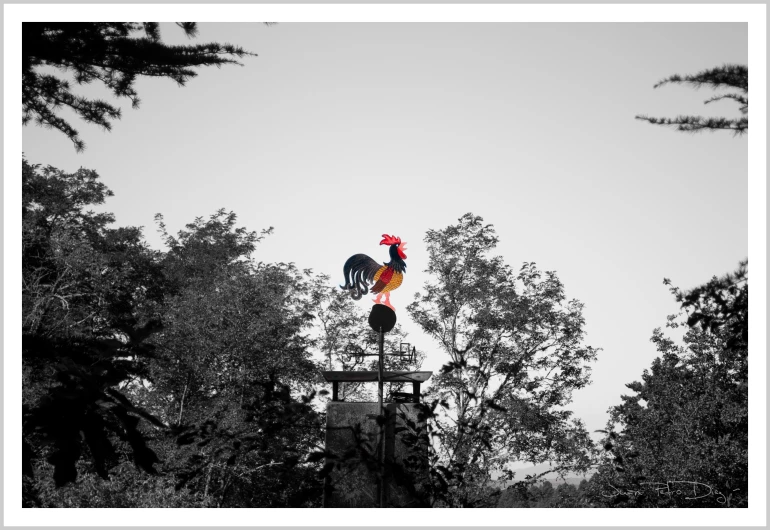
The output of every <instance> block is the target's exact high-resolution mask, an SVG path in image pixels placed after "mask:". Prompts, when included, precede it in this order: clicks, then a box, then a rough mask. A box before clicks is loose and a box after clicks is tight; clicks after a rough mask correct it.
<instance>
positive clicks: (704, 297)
mask: <svg viewBox="0 0 770 530" xmlns="http://www.w3.org/2000/svg"><path fill="white" fill-rule="evenodd" d="M665 283H666V284H670V281H669V280H665ZM671 292H672V293H673V294H674V295H675V296H676V299H677V300H678V301H679V302H681V304H682V308H683V309H684V310H685V311H686V313H685V314H684V315H682V314H681V313H680V314H679V315H672V316H670V317H669V319H668V324H667V327H669V328H672V329H676V328H678V327H682V326H684V327H687V328H688V329H687V332H686V333H685V335H684V345H677V344H676V343H675V342H674V341H672V340H671V339H669V338H667V337H665V336H664V335H663V333H662V331H661V330H660V329H656V330H655V331H654V333H653V337H652V341H653V342H654V343H655V345H656V347H657V349H658V352H660V353H661V357H659V358H657V359H655V361H653V363H652V367H651V369H650V370H649V371H648V370H645V372H644V374H643V375H642V381H641V382H633V383H630V384H628V385H626V386H627V387H628V388H629V389H630V390H632V391H633V392H634V394H633V395H630V396H622V400H623V403H622V404H621V405H618V406H616V407H613V408H611V409H610V416H611V417H610V421H609V422H608V426H607V430H606V431H602V432H604V433H605V435H606V438H605V441H604V442H603V446H604V447H603V448H604V450H605V454H604V458H603V459H602V463H601V465H600V466H599V472H598V473H597V475H596V477H597V481H599V482H601V484H602V488H603V493H602V496H601V497H597V500H601V501H603V502H604V503H605V504H607V505H611V506H637V507H648V506H650V507H651V506H656V507H720V506H723V507H745V506H747V503H748V263H747V262H742V263H741V264H740V266H739V268H738V270H737V271H736V272H735V273H734V274H730V275H727V276H725V277H723V278H716V277H714V278H713V279H712V280H711V281H709V282H708V283H706V284H704V285H702V286H700V287H696V288H695V289H692V290H690V291H687V292H682V291H681V290H679V289H678V288H676V287H672V288H671ZM685 316H686V317H687V318H686V319H685V318H683V317H685ZM680 317H682V318H680Z"/></svg>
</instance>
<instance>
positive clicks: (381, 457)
mask: <svg viewBox="0 0 770 530" xmlns="http://www.w3.org/2000/svg"><path fill="white" fill-rule="evenodd" d="M384 358H385V333H383V332H382V326H380V362H379V363H378V365H379V373H378V378H377V379H378V381H379V384H378V387H379V388H378V397H379V402H380V413H379V414H380V416H382V417H383V419H384V417H385V410H384V408H383V406H382V394H383V393H382V389H383V385H384V381H383V374H382V365H383V360H384ZM379 451H380V454H379V455H378V457H379V461H380V465H381V466H382V468H381V472H380V508H384V507H385V422H384V421H382V422H381V423H380V447H379Z"/></svg>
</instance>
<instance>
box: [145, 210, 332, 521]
mask: <svg viewBox="0 0 770 530" xmlns="http://www.w3.org/2000/svg"><path fill="white" fill-rule="evenodd" d="M158 220H159V223H160V227H161V232H162V233H163V235H164V239H165V241H166V244H167V246H168V248H169V250H168V252H167V253H166V254H165V256H164V258H165V259H164V261H163V263H164V266H165V269H166V271H167V274H168V278H169V283H170V285H171V286H172V289H173V290H172V292H173V294H172V295H170V296H168V299H167V301H166V310H165V312H164V315H163V323H164V329H163V331H162V333H159V334H157V335H156V336H155V337H154V338H153V343H154V344H155V345H156V346H157V348H158V349H159V350H160V351H162V352H164V355H162V356H158V358H157V359H155V360H154V362H153V363H152V365H151V367H150V377H151V380H152V382H153V388H152V389H151V391H149V392H142V393H143V394H144V395H145V399H146V400H147V401H146V402H143V403H145V406H146V407H147V408H148V409H149V410H152V411H153V412H154V413H156V414H157V415H158V416H159V417H161V418H164V419H165V421H167V422H168V423H169V424H171V425H173V426H174V431H175V435H176V445H177V447H174V448H169V449H168V451H169V453H170V454H171V455H173V457H172V458H170V459H169V461H170V464H169V465H168V466H166V469H167V470H168V472H169V473H173V474H174V475H175V476H176V477H177V484H176V485H175V487H176V488H177V489H182V488H184V489H186V490H187V491H188V492H189V493H191V494H192V495H193V497H194V498H196V499H198V501H197V505H199V506H244V507H266V506H303V505H307V503H310V505H312V503H313V502H315V501H319V500H320V494H321V487H322V483H321V482H320V480H319V479H318V477H317V476H316V475H317V471H318V470H317V469H316V468H317V465H316V464H313V465H308V464H306V463H305V462H304V460H305V456H306V454H308V453H310V452H311V451H312V450H314V449H317V448H318V447H319V446H320V444H321V440H322V424H321V419H322V417H321V416H320V415H319V414H318V412H316V411H315V409H313V408H312V406H311V405H310V402H311V400H312V392H311V389H312V387H313V386H314V384H315V383H317V382H318V378H319V368H318V366H317V365H316V364H315V363H314V362H313V361H312V359H311V358H310V355H311V348H312V346H313V340H312V339H311V337H310V336H309V328H310V326H311V325H312V324H313V320H314V315H313V306H312V299H313V297H312V291H313V286H314V285H315V283H316V282H315V279H314V278H313V277H312V275H311V273H310V271H299V270H297V269H296V267H294V266H293V265H292V264H264V263H254V262H253V261H252V260H251V253H252V252H253V251H254V249H255V245H256V243H257V242H259V241H260V240H261V239H262V238H263V237H264V236H265V235H267V234H269V233H270V231H271V230H265V231H263V232H262V233H261V234H257V233H256V232H250V231H248V230H246V229H245V228H237V227H236V225H235V223H236V216H235V214H234V213H233V212H226V211H225V210H219V211H218V212H216V213H215V214H214V215H212V216H210V217H209V218H208V219H207V220H204V219H203V218H197V219H195V221H194V222H193V223H190V224H188V225H186V227H185V229H183V230H181V231H180V232H179V233H178V235H177V236H176V237H173V236H169V235H168V234H167V233H166V229H165V226H164V225H163V223H162V218H161V217H158ZM303 392H304V393H305V394H306V395H303ZM194 442H197V443H195V444H193V443H194ZM171 463H173V464H171Z"/></svg>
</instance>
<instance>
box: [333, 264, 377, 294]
mask: <svg viewBox="0 0 770 530" xmlns="http://www.w3.org/2000/svg"><path fill="white" fill-rule="evenodd" d="M380 267H382V265H380V264H379V263H377V262H376V261H374V260H373V259H372V258H370V257H369V256H367V255H366V254H356V255H354V256H350V258H348V260H347V261H346V262H345V266H344V267H343V269H342V273H343V274H344V275H345V285H340V288H341V289H347V290H350V296H352V297H353V300H360V299H361V297H362V296H364V295H365V294H368V293H369V286H368V285H367V284H368V283H374V275H375V274H376V273H377V271H378V270H379V269H380Z"/></svg>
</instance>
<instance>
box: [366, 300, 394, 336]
mask: <svg viewBox="0 0 770 530" xmlns="http://www.w3.org/2000/svg"><path fill="white" fill-rule="evenodd" d="M369 325H370V326H371V328H372V329H373V330H374V331H376V332H378V333H379V332H380V331H382V332H383V333H387V332H388V331H390V330H391V329H393V327H394V326H395V325H396V312H395V311H393V310H392V309H391V308H389V307H388V306H386V305H383V304H375V305H373V306H372V312H371V313H369Z"/></svg>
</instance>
